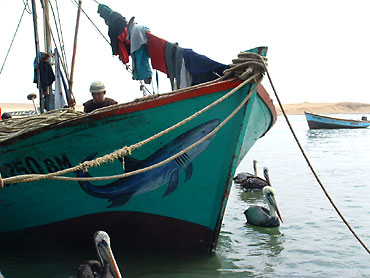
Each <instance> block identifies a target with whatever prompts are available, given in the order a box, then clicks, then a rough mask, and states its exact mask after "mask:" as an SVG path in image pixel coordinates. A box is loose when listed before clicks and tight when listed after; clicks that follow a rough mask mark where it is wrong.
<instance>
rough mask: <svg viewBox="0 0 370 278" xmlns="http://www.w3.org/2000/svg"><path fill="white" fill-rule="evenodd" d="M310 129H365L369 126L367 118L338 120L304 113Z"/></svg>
mask: <svg viewBox="0 0 370 278" xmlns="http://www.w3.org/2000/svg"><path fill="white" fill-rule="evenodd" d="M304 114H305V116H306V120H307V123H308V126H309V128H310V129H336V128H366V127H368V126H369V125H370V121H368V120H367V117H365V116H364V117H362V120H349V119H338V118H332V117H328V116H323V115H318V114H313V113H309V112H306V111H305V112H304Z"/></svg>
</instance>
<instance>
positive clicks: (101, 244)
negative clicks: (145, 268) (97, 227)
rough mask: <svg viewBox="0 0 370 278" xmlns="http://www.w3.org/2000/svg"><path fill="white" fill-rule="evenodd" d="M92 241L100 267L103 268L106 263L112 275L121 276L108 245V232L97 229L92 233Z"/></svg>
mask: <svg viewBox="0 0 370 278" xmlns="http://www.w3.org/2000/svg"><path fill="white" fill-rule="evenodd" d="M94 241H95V247H96V251H97V253H98V256H99V259H100V263H101V265H102V268H103V269H104V268H105V267H107V265H108V267H109V271H110V272H111V274H112V275H113V277H115V278H122V276H121V273H120V271H119V269H118V265H117V263H116V260H115V259H114V256H113V252H112V249H111V247H110V238H109V236H108V234H107V233H106V232H104V231H97V232H96V233H95V234H94Z"/></svg>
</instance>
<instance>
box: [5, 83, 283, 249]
mask: <svg viewBox="0 0 370 278" xmlns="http://www.w3.org/2000/svg"><path fill="white" fill-rule="evenodd" d="M240 83H241V82H240V81H238V80H228V81H221V82H218V83H214V84H211V85H205V86H203V87H201V88H198V89H192V88H189V89H188V90H186V91H184V92H181V93H171V94H166V95H162V96H160V97H158V98H155V99H151V100H143V101H141V102H134V103H129V104H123V105H120V106H118V107H114V108H112V109H108V110H104V111H102V112H98V113H94V114H87V115H86V116H84V117H82V118H78V119H74V120H69V121H65V122H61V123H59V124H57V125H52V126H48V127H45V128H40V129H38V130H36V131H33V132H29V133H27V134H24V135H21V136H19V137H16V138H13V139H9V140H7V141H4V142H2V147H1V151H0V157H1V158H0V170H1V174H2V177H3V178H6V177H10V176H14V175H20V174H27V173H49V172H55V171H58V170H62V169H66V168H69V167H72V166H75V165H78V164H79V163H81V162H83V161H84V160H85V159H93V158H96V157H99V156H103V155H105V154H107V153H111V152H113V151H114V150H117V149H119V148H122V147H123V146H130V145H132V144H135V143H137V142H139V141H141V140H143V139H146V138H148V137H150V136H152V135H154V134H157V133H158V132H160V131H162V130H164V129H166V128H168V127H170V126H172V125H174V124H176V123H177V122H179V121H181V120H183V119H184V118H186V117H188V116H190V115H192V114H194V113H196V112H197V111H199V110H200V109H202V108H204V107H206V106H207V105H209V104H211V103H212V102H214V101H215V100H217V99H218V98H220V97H221V96H223V95H225V94H226V93H227V92H229V91H230V90H232V89H233V88H234V87H236V86H237V85H238V84H240ZM250 89H251V88H250V86H249V85H247V86H245V87H243V88H242V89H240V90H239V91H238V92H236V93H235V94H233V95H232V96H230V97H229V98H228V99H226V100H225V101H223V102H221V103H220V104H218V105H216V106H215V107H213V108H211V109H210V110H208V111H206V112H205V113H203V114H201V115H200V116H198V117H197V118H195V119H193V120H191V121H190V122H188V123H186V124H185V125H182V126H180V127H179V128H177V129H175V130H174V131H172V132H169V133H167V134H165V135H164V136H162V137H160V138H158V139H156V140H154V141H152V142H150V143H148V144H146V145H144V146H142V147H141V148H138V149H137V150H135V151H133V153H132V155H131V156H130V157H131V159H129V158H128V159H126V161H125V166H126V168H125V169H126V171H129V169H132V170H135V169H137V168H143V167H147V166H150V165H151V164H154V163H156V162H159V161H162V160H163V159H165V158H168V157H169V156H170V155H172V154H175V153H176V152H178V151H181V150H182V149H178V148H180V146H183V147H187V146H188V145H189V144H191V143H193V141H192V140H195V139H194V138H195V136H200V138H201V137H203V136H205V135H206V134H208V133H209V132H210V131H211V130H212V129H214V128H215V127H216V126H217V125H218V124H219V123H220V122H222V121H223V120H224V119H225V118H226V117H227V116H229V114H230V113H231V112H232V111H233V110H234V109H235V108H236V107H237V106H238V105H239V104H240V103H241V102H242V100H243V99H244V98H245V97H246V96H247V95H248V93H249V92H250ZM275 118H276V113H275V110H274V109H273V105H272V103H271V101H270V99H269V97H268V95H267V93H266V92H265V91H264V89H263V87H260V88H259V90H258V93H257V92H254V93H253V95H252V97H251V98H250V99H249V100H248V102H247V104H246V105H245V106H244V107H243V108H242V109H241V110H239V112H238V113H237V114H236V115H235V116H234V117H233V118H232V119H231V120H230V121H229V122H228V123H227V124H226V125H224V126H223V127H222V128H221V129H220V130H219V131H218V132H217V133H216V135H215V136H213V137H211V138H210V139H208V140H206V141H205V143H202V144H200V145H199V146H198V147H195V148H194V150H191V151H189V152H188V153H187V154H185V156H182V157H179V158H178V159H176V160H174V161H172V162H170V163H168V164H166V165H165V166H163V167H159V168H157V169H153V170H151V171H148V172H146V173H145V174H141V175H137V176H132V177H128V178H124V179H121V180H117V179H116V180H108V181H91V182H89V183H88V182H86V183H83V182H82V183H79V182H77V181H57V180H40V181H33V182H29V183H18V184H10V185H6V186H5V187H4V189H3V190H0V221H1V223H2V224H1V225H0V235H2V238H7V239H8V238H14V239H16V238H17V237H20V236H21V237H25V236H26V235H32V236H35V235H39V236H40V237H43V238H56V239H58V240H62V239H67V240H71V239H81V238H88V240H89V239H90V236H89V235H91V234H92V233H94V232H95V231H96V230H98V229H104V230H106V231H107V232H108V233H109V234H111V237H112V239H113V241H116V242H118V243H121V244H129V245H134V246H149V245H150V246H160V247H164V248H184V249H191V250H193V251H196V252H211V251H212V250H214V248H215V246H216V244H217V237H218V233H219V230H220V226H221V223H222V217H223V213H224V209H225V206H226V202H227V198H228V193H229V189H230V186H231V181H232V177H233V175H234V173H235V169H236V167H237V165H238V163H239V162H240V161H241V160H242V158H243V157H244V156H245V154H246V153H247V152H248V150H249V149H250V148H251V147H252V145H253V144H254V143H255V142H256V141H257V140H258V139H259V138H260V137H261V136H263V135H264V134H265V132H267V130H268V129H269V128H270V127H271V126H272V125H273V124H274V121H275ZM207 128H208V129H207ZM123 172H124V170H123V167H122V164H121V162H119V161H118V160H115V161H114V162H113V163H106V164H103V165H101V166H100V167H97V168H90V169H89V172H88V174H89V175H91V176H93V177H99V176H109V175H117V174H122V173H123ZM78 175H80V176H81V175H86V174H84V173H79V174H77V173H70V174H68V176H71V177H76V176H78ZM102 188H104V189H105V191H104V192H98V191H97V190H100V189H102ZM84 189H85V190H84Z"/></svg>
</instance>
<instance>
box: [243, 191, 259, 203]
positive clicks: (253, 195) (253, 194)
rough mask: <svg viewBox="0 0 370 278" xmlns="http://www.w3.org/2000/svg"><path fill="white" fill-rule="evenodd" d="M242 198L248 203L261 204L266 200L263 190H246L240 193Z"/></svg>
mask: <svg viewBox="0 0 370 278" xmlns="http://www.w3.org/2000/svg"><path fill="white" fill-rule="evenodd" d="M240 198H241V199H242V200H243V201H244V202H246V203H248V204H259V203H261V201H262V202H264V196H263V193H262V190H254V191H245V190H243V191H242V192H241V193H240Z"/></svg>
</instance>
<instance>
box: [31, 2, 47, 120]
mask: <svg viewBox="0 0 370 278" xmlns="http://www.w3.org/2000/svg"><path fill="white" fill-rule="evenodd" d="M32 15H33V31H34V36H35V48H36V76H37V86H38V88H39V97H40V113H44V97H43V94H42V89H41V88H40V68H39V64H40V45H39V34H38V29H37V13H36V3H35V0H32Z"/></svg>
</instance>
